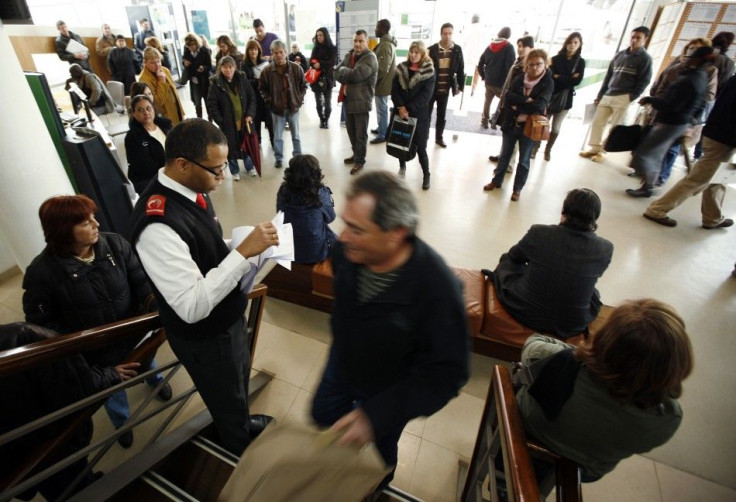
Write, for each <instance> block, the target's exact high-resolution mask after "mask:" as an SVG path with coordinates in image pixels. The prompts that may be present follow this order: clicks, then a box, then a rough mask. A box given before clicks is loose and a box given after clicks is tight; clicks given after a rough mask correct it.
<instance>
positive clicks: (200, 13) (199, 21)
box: [191, 10, 210, 40]
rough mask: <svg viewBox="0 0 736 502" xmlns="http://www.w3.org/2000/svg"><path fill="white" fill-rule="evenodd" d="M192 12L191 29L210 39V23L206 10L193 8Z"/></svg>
mask: <svg viewBox="0 0 736 502" xmlns="http://www.w3.org/2000/svg"><path fill="white" fill-rule="evenodd" d="M191 14H192V30H193V31H194V33H196V34H197V35H201V36H203V37H205V38H206V39H207V40H209V39H210V23H209V21H208V19H207V11H206V10H193V11H191Z"/></svg>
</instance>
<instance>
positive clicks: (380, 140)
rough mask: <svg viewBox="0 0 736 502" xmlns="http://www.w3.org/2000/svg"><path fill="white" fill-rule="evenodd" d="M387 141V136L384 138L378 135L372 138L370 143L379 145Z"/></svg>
mask: <svg viewBox="0 0 736 502" xmlns="http://www.w3.org/2000/svg"><path fill="white" fill-rule="evenodd" d="M385 142H386V138H382V137H380V136H376V137H375V138H373V139H372V140H370V141H369V142H368V143H370V144H371V145H377V144H379V143H385Z"/></svg>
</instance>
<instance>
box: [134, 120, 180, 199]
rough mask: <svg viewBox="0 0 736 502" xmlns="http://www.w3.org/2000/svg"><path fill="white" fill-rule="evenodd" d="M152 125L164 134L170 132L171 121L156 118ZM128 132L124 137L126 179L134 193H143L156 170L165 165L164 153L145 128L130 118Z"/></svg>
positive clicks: (159, 144) (162, 148)
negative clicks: (130, 183)
mask: <svg viewBox="0 0 736 502" xmlns="http://www.w3.org/2000/svg"><path fill="white" fill-rule="evenodd" d="M153 123H154V124H156V125H157V126H158V127H159V129H161V130H162V131H163V132H164V134H168V133H169V131H170V130H171V121H170V120H169V119H167V118H166V117H163V116H161V117H156V118H154V119H153ZM129 127H130V130H129V131H128V134H127V135H126V136H125V155H126V157H127V158H128V179H129V180H130V181H132V182H133V186H134V187H135V191H136V192H137V193H143V190H144V189H145V188H146V187H147V186H148V183H150V182H151V180H152V179H153V178H155V177H156V173H157V172H158V170H159V169H160V168H162V167H164V165H165V164H166V152H165V151H164V147H163V146H162V145H161V143H159V142H158V140H157V139H156V138H154V137H153V136H151V135H150V134H149V133H148V131H146V129H145V127H143V126H142V125H141V124H140V122H138V121H137V120H136V119H135V118H133V117H131V119H130V122H129Z"/></svg>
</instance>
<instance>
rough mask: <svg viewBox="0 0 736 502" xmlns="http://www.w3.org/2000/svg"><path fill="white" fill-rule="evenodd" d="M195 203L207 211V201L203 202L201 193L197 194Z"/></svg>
mask: <svg viewBox="0 0 736 502" xmlns="http://www.w3.org/2000/svg"><path fill="white" fill-rule="evenodd" d="M196 202H197V205H198V206H199V207H201V208H202V209H207V201H206V200H204V195H202V194H201V193H198V194H197V199H196Z"/></svg>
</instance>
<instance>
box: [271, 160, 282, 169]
mask: <svg viewBox="0 0 736 502" xmlns="http://www.w3.org/2000/svg"><path fill="white" fill-rule="evenodd" d="M273 167H275V168H276V169H280V168H282V167H284V163H283V162H281V161H280V160H277V161H276V163H275V164H274V165H273Z"/></svg>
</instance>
